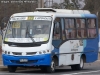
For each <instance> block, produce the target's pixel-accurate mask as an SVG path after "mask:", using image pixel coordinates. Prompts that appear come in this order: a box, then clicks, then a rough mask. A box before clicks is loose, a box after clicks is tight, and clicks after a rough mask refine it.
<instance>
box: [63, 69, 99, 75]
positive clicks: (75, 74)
mask: <svg viewBox="0 0 100 75" xmlns="http://www.w3.org/2000/svg"><path fill="white" fill-rule="evenodd" d="M96 72H100V70H97V71H88V72H78V73H70V74H62V75H79V74H87V73H96Z"/></svg>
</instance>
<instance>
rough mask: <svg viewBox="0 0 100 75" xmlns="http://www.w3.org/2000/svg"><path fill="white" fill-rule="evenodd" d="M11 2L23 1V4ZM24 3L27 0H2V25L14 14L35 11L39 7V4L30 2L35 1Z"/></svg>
mask: <svg viewBox="0 0 100 75" xmlns="http://www.w3.org/2000/svg"><path fill="white" fill-rule="evenodd" d="M11 1H23V3H20V2H15V3H14V2H11ZM24 1H27V0H7V1H6V0H4V1H3V0H0V23H1V22H2V21H4V20H5V19H4V18H5V17H10V16H11V15H12V14H14V13H19V12H31V11H34V10H35V8H37V6H38V5H37V2H34V3H32V2H28V1H33V0H28V1H27V2H24ZM34 1H35V0H34ZM6 20H7V19H6ZM0 25H1V24H0Z"/></svg>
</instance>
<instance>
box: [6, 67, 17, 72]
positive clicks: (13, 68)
mask: <svg viewBox="0 0 100 75" xmlns="http://www.w3.org/2000/svg"><path fill="white" fill-rule="evenodd" d="M16 69H17V67H15V66H8V71H9V72H12V73H13V72H15V71H16Z"/></svg>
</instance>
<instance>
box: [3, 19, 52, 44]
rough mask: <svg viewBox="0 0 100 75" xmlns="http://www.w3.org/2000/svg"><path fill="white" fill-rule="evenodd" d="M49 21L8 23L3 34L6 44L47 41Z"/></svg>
mask: <svg viewBox="0 0 100 75" xmlns="http://www.w3.org/2000/svg"><path fill="white" fill-rule="evenodd" d="M50 27H51V21H50V20H18V21H10V22H9V24H8V28H7V31H6V34H5V40H4V41H6V42H18V43H23V42H24V43H29V42H44V41H47V40H48V39H49V34H50Z"/></svg>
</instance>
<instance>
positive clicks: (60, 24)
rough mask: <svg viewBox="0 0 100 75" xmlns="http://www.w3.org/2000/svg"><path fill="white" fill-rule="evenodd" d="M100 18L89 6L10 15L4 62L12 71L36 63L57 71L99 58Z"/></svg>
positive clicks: (5, 35) (79, 68) (43, 68)
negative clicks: (87, 7)
mask: <svg viewBox="0 0 100 75" xmlns="http://www.w3.org/2000/svg"><path fill="white" fill-rule="evenodd" d="M98 43H99V35H98V21H97V16H96V15H95V14H91V13H90V12H89V11H88V10H69V9H53V8H37V9H36V10H35V11H34V12H21V13H15V14H13V15H11V17H10V18H9V21H8V23H7V27H6V28H5V33H4V37H3V41H2V59H3V65H4V66H7V68H8V71H9V72H15V71H16V69H17V68H18V67H35V68H40V69H41V70H42V71H47V72H50V73H52V72H55V69H56V68H59V67H64V66H71V69H72V70H82V69H83V67H84V63H92V62H95V61H96V60H98V50H99V46H98Z"/></svg>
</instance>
